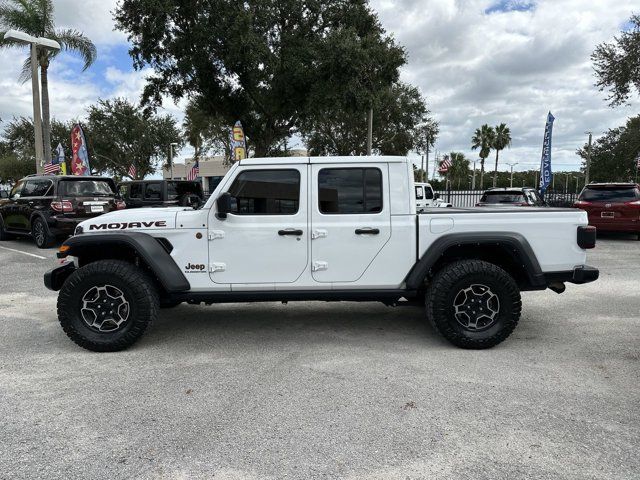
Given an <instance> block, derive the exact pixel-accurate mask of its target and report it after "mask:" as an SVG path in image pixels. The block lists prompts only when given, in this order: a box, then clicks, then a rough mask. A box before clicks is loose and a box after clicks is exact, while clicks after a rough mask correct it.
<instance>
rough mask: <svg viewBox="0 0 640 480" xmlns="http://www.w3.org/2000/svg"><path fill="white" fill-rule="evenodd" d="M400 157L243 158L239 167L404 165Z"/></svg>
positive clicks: (403, 160) (402, 158) (404, 161)
mask: <svg viewBox="0 0 640 480" xmlns="http://www.w3.org/2000/svg"><path fill="white" fill-rule="evenodd" d="M406 162H407V158H406V157H400V156H374V155H371V156H336V157H265V158H244V159H242V160H240V165H303V164H336V163H343V164H350V163H406Z"/></svg>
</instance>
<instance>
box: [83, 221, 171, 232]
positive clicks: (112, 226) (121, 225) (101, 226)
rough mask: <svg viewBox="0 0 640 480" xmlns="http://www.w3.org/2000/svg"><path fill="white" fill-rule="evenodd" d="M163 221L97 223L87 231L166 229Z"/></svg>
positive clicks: (165, 223)
mask: <svg viewBox="0 0 640 480" xmlns="http://www.w3.org/2000/svg"><path fill="white" fill-rule="evenodd" d="M166 226H167V222H166V221H165V220H154V221H150V222H113V223H98V224H91V225H89V230H125V229H127V228H162V227H166Z"/></svg>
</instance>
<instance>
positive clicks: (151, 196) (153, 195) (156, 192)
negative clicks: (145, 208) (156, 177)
mask: <svg viewBox="0 0 640 480" xmlns="http://www.w3.org/2000/svg"><path fill="white" fill-rule="evenodd" d="M144 199H145V200H161V199H162V185H161V184H160V183H148V184H147V187H146V188H145V189H144Z"/></svg>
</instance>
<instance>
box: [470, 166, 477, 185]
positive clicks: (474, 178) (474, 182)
mask: <svg viewBox="0 0 640 480" xmlns="http://www.w3.org/2000/svg"><path fill="white" fill-rule="evenodd" d="M475 189H476V161H475V160H474V161H473V178H472V179H471V190H475Z"/></svg>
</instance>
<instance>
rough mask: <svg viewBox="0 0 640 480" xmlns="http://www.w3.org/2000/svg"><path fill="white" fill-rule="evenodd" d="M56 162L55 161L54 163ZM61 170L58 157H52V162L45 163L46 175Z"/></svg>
mask: <svg viewBox="0 0 640 480" xmlns="http://www.w3.org/2000/svg"><path fill="white" fill-rule="evenodd" d="M54 162H55V163H54ZM59 171H60V164H59V163H58V158H57V157H56V158H53V159H51V163H46V164H45V165H44V174H45V175H54V174H56V173H58V172H59Z"/></svg>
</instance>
